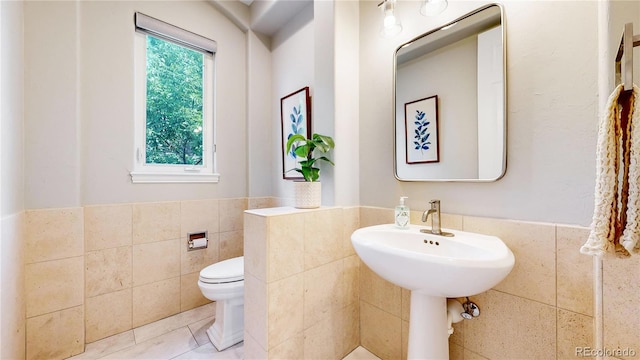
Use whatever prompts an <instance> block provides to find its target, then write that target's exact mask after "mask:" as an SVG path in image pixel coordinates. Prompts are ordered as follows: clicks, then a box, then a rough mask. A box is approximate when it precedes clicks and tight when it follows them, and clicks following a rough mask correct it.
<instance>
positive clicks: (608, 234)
mask: <svg viewBox="0 0 640 360" xmlns="http://www.w3.org/2000/svg"><path fill="white" fill-rule="evenodd" d="M622 89H623V85H618V86H617V87H616V88H615V89H614V91H613V93H612V94H611V96H609V99H608V101H607V108H606V110H607V113H606V117H604V118H603V119H602V121H601V122H600V126H599V129H598V143H597V149H596V151H597V153H596V187H595V204H594V205H595V207H594V211H593V220H592V223H591V233H590V234H589V238H588V240H587V242H586V243H585V244H584V245H583V246H582V247H581V248H580V252H581V253H583V254H588V255H595V256H603V255H605V254H606V253H607V252H608V251H612V250H615V252H616V253H617V254H619V255H623V256H628V255H629V254H630V253H631V252H635V251H636V250H637V246H638V239H639V238H640V184H639V182H640V164H638V157H640V111H638V109H637V107H636V106H635V100H636V99H638V95H639V94H640V89H638V87H637V86H635V85H634V87H633V96H632V98H631V99H630V100H629V105H628V106H629V108H628V112H629V113H630V114H631V116H630V117H629V119H628V120H629V121H628V122H627V124H628V125H627V129H626V130H625V129H622V126H621V124H624V122H623V121H622V118H621V117H622V116H623V113H625V112H624V111H622V109H621V106H623V105H621V104H620V101H621V98H622V96H621V94H622ZM625 131H626V132H627V134H628V136H627V143H626V144H622V143H620V139H621V138H622V133H624V132H625ZM624 149H627V151H628V156H627V157H625V156H624ZM621 152H622V154H621ZM627 171H628V176H624V175H627V174H625V173H626V172H627ZM620 181H622V186H619V182H620ZM625 208H626V212H625V210H624V209H625Z"/></svg>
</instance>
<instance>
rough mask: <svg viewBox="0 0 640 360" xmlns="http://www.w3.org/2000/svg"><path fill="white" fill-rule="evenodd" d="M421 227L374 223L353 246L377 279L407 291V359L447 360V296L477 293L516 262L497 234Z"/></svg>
mask: <svg viewBox="0 0 640 360" xmlns="http://www.w3.org/2000/svg"><path fill="white" fill-rule="evenodd" d="M421 229H425V227H424V226H417V225H410V227H409V229H406V230H403V229H398V228H396V227H395V225H392V224H389V225H377V226H370V227H365V228H361V229H358V230H356V231H355V232H354V233H353V234H352V235H351V242H352V243H353V246H354V248H355V250H356V253H357V254H358V256H359V257H360V259H362V261H363V262H364V263H365V264H366V265H367V266H368V267H369V268H370V269H371V270H372V271H374V272H375V273H376V274H378V275H379V276H380V277H382V278H384V279H386V280H388V281H390V282H392V283H394V284H396V285H398V286H401V287H403V288H405V289H408V290H411V310H410V322H409V349H408V353H407V357H408V359H448V358H449V345H448V333H447V329H448V323H447V298H456V297H464V296H471V295H476V294H479V293H481V292H484V291H487V290H489V289H491V288H492V287H494V286H495V285H497V284H498V283H499V282H500V281H502V280H503V279H504V278H505V277H506V276H507V275H508V274H509V272H510V271H511V269H512V268H513V264H514V262H515V259H514V257H513V253H512V252H511V250H509V248H508V247H507V246H506V245H505V244H504V242H502V240H500V238H498V237H495V236H488V235H481V234H474V233H469V232H464V231H456V230H446V229H443V230H444V231H446V232H447V233H449V234H453V236H451V237H446V236H439V235H433V234H429V233H423V232H421V231H420V230H421Z"/></svg>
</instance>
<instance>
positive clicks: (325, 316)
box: [244, 208, 360, 359]
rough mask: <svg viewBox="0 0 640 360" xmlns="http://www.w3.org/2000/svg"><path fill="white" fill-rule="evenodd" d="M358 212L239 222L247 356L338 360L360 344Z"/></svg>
mask: <svg viewBox="0 0 640 360" xmlns="http://www.w3.org/2000/svg"><path fill="white" fill-rule="evenodd" d="M358 218H359V210H358V208H320V209H315V210H296V209H293V208H281V209H276V210H275V211H273V210H270V211H269V212H250V213H247V214H246V215H245V235H244V241H245V245H244V246H245V319H247V320H249V321H246V322H245V357H246V358H249V359H260V358H262V359H267V358H271V359H303V358H304V359H342V358H343V357H344V356H345V355H346V354H348V353H349V352H350V351H351V350H353V349H354V348H356V347H357V346H358V345H359V342H360V333H359V320H358V318H359V315H360V310H359V302H358V293H359V281H358V276H359V275H358V273H359V270H358V269H359V260H358V258H357V256H356V255H355V252H354V251H353V248H352V246H351V242H350V240H349V236H350V235H351V233H352V232H353V231H354V230H355V229H356V228H357V227H358V224H359V220H358Z"/></svg>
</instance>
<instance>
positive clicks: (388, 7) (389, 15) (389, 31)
mask: <svg viewBox="0 0 640 360" xmlns="http://www.w3.org/2000/svg"><path fill="white" fill-rule="evenodd" d="M380 6H381V7H382V12H383V14H384V19H383V20H382V29H381V30H380V35H382V36H383V37H386V38H390V37H393V36H396V35H398V34H399V33H400V32H401V31H402V25H400V21H399V20H398V18H396V16H395V15H394V13H393V9H394V7H395V0H385V1H383V2H382V3H381V4H380Z"/></svg>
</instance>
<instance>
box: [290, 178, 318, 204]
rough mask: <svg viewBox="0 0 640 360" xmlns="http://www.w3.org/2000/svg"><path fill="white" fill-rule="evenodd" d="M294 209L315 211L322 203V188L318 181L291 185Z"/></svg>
mask: <svg viewBox="0 0 640 360" xmlns="http://www.w3.org/2000/svg"><path fill="white" fill-rule="evenodd" d="M293 188H294V193H295V201H296V205H295V206H296V207H297V208H298V209H315V208H318V207H320V203H321V201H322V186H321V184H320V182H319V181H295V182H294V183H293Z"/></svg>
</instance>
